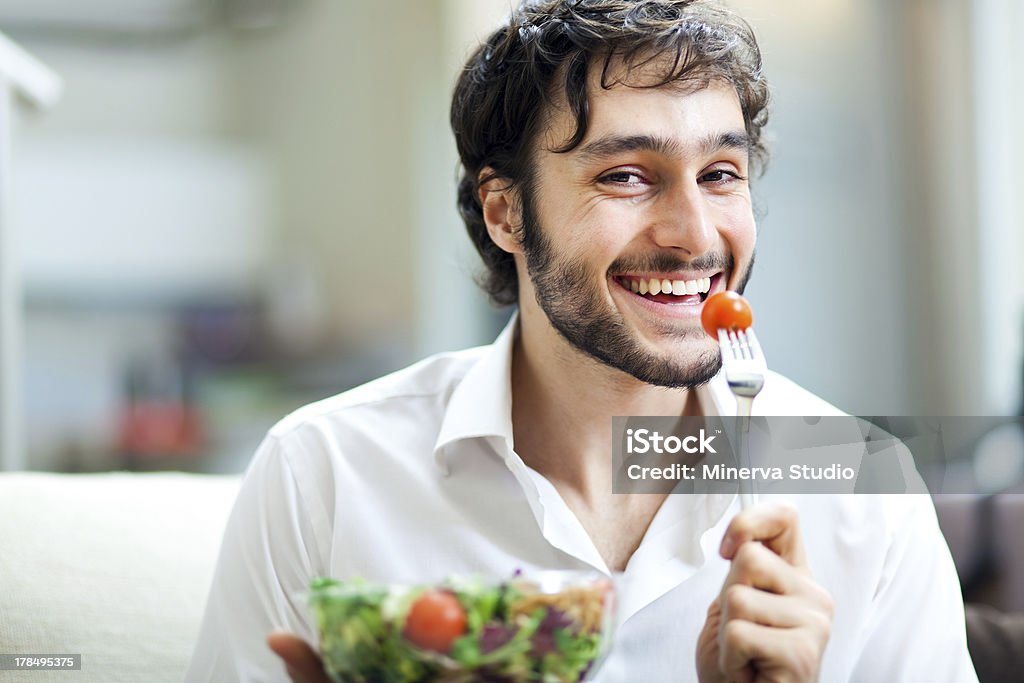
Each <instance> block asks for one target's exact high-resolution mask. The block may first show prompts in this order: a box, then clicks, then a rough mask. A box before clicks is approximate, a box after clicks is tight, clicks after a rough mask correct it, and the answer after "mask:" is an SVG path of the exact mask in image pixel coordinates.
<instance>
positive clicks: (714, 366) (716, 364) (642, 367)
mask: <svg viewBox="0 0 1024 683" xmlns="http://www.w3.org/2000/svg"><path fill="white" fill-rule="evenodd" d="M644 355H645V356H646V357H641V356H640V355H639V354H638V355H631V356H630V357H627V358H623V359H617V360H619V362H608V360H604V359H602V360H603V362H605V363H606V364H608V365H611V366H612V367H614V368H616V369H618V370H620V371H622V372H624V373H626V374H628V375H630V376H631V377H633V378H635V379H638V380H640V381H641V382H644V383H645V384H650V385H653V386H658V387H665V388H669V389H694V388H696V387H699V386H702V385H704V384H707V383H708V382H710V381H711V379H712V378H713V377H714V376H715V375H717V374H718V371H719V370H720V369H721V367H722V359H721V355H720V354H719V353H718V351H717V349H711V350H709V351H707V352H703V353H698V354H697V355H696V356H694V357H691V358H690V359H687V360H682V359H680V357H679V353H678V352H676V353H674V354H670V353H663V354H656V353H650V354H644Z"/></svg>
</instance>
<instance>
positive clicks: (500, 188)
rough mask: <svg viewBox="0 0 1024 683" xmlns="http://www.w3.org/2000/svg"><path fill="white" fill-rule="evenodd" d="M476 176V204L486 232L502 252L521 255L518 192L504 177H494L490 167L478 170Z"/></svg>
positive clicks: (521, 225) (520, 212)
mask: <svg viewBox="0 0 1024 683" xmlns="http://www.w3.org/2000/svg"><path fill="white" fill-rule="evenodd" d="M478 179H479V182H480V206H482V207H483V213H484V224H486V225H487V233H488V234H489V235H490V236H491V239H492V240H493V241H494V243H495V244H497V245H498V246H499V247H500V248H501V249H502V250H503V251H507V252H508V253H510V254H521V253H522V252H523V249H522V246H521V244H520V235H521V231H522V227H523V224H522V211H521V210H520V207H519V193H518V192H516V191H515V190H514V189H512V188H511V187H510V186H511V183H510V182H509V181H508V180H506V179H504V178H499V177H496V176H495V174H494V171H493V170H492V169H490V168H484V169H482V170H481V171H480V175H479V176H478Z"/></svg>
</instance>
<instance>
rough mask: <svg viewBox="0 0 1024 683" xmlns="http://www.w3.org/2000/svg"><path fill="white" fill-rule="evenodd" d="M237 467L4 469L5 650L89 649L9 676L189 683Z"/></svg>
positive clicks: (0, 544)
mask: <svg viewBox="0 0 1024 683" xmlns="http://www.w3.org/2000/svg"><path fill="white" fill-rule="evenodd" d="M239 481H240V480H239V478H238V477H235V476H208V475H190V474H179V473H159V474H124V473H115V474H88V475H85V474H79V475H62V474H38V473H14V474H2V475H0V652H4V653H22V654H43V653H54V654H71V653H80V654H81V655H82V671H81V672H75V673H69V672H61V671H52V672H42V671H32V672H11V671H5V672H2V673H0V679H2V680H4V681H8V680H10V681H12V682H14V681H23V680H24V681H31V682H32V683H45V682H48V681H62V682H66V681H69V680H74V681H75V682H76V683H87V682H89V683H91V682H94V681H95V682H100V681H103V682H104V683H117V682H119V681H125V682H129V681H130V682H131V683H137V682H138V681H181V680H182V678H183V677H184V674H185V668H186V666H187V664H188V660H189V657H190V656H191V652H192V647H193V644H194V641H195V638H196V634H197V633H198V629H199V620H200V618H201V616H202V611H203V607H204V604H205V601H206V594H207V591H208V590H209V585H210V580H211V577H212V575H213V567H214V564H215V562H216V556H217V549H218V547H219V544H220V538H221V534H222V532H223V529H224V523H225V521H226V520H227V515H228V512H229V511H230V508H231V505H232V503H233V501H234V497H235V494H236V493H237V490H238V485H239Z"/></svg>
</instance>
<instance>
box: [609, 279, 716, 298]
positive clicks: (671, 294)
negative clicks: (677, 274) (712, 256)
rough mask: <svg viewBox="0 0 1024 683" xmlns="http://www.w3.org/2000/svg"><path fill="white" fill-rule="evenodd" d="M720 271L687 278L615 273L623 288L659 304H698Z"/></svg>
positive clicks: (705, 296) (706, 294)
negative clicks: (705, 275)
mask: <svg viewBox="0 0 1024 683" xmlns="http://www.w3.org/2000/svg"><path fill="white" fill-rule="evenodd" d="M720 278H721V273H715V274H714V275H711V276H708V277H699V278H693V279H689V280H680V279H677V278H668V277H657V276H653V275H652V276H648V275H616V276H615V281H616V282H618V283H619V284H620V285H621V286H622V288H623V289H627V290H629V291H631V292H633V294H635V295H637V296H639V297H643V298H644V299H647V300H648V301H653V302H656V303H660V304H675V305H691V306H693V305H698V304H700V303H702V302H703V301H704V300H705V299H707V297H708V293H709V292H710V291H711V289H712V287H713V286H714V284H715V283H716V282H717V280H719V279H720Z"/></svg>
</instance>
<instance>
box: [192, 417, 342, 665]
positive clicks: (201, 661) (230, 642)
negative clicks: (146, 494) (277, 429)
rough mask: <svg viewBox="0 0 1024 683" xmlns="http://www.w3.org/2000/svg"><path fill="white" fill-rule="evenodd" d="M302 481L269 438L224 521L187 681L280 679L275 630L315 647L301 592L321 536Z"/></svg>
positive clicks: (317, 562)
mask: <svg viewBox="0 0 1024 683" xmlns="http://www.w3.org/2000/svg"><path fill="white" fill-rule="evenodd" d="M306 479H308V478H306ZM302 480H303V479H302V478H298V477H296V474H295V471H294V469H293V465H292V463H291V462H290V461H289V458H288V454H287V453H286V452H285V450H284V447H283V446H282V445H281V443H280V441H279V440H278V439H276V438H275V437H274V436H268V437H267V439H266V440H265V441H264V442H263V444H261V446H260V448H259V449H258V450H257V452H256V455H255V456H254V458H253V461H252V463H251V464H250V466H249V469H248V471H247V472H246V475H245V478H244V480H243V482H242V486H241V489H240V492H239V494H238V498H237V500H236V501H235V505H234V508H233V509H232V511H231V515H230V516H229V518H228V522H227V525H226V528H225V531H224V539H223V542H222V544H221V549H220V555H219V557H218V559H217V567H216V569H215V571H214V577H213V583H212V586H211V589H210V595H209V598H208V600H207V604H206V611H205V614H204V616H203V621H202V625H201V627H200V630H199V638H198V641H197V643H196V647H195V650H194V652H193V656H192V662H191V664H190V666H189V670H188V673H187V674H186V677H185V680H186V682H187V683H200V682H203V683H206V682H210V683H230V682H232V681H240V682H245V683H250V682H253V683H255V682H263V681H287V680H288V676H287V674H286V672H285V668H284V665H283V663H281V661H280V659H279V658H278V657H277V656H276V655H275V654H274V653H273V652H271V651H270V649H269V648H268V647H267V645H266V637H267V634H268V633H270V631H272V630H274V629H284V630H287V631H290V632H292V633H295V634H297V635H299V636H301V637H302V638H303V639H305V640H306V641H307V642H309V643H311V644H313V645H314V646H316V641H315V637H316V636H315V633H316V631H315V627H314V625H313V619H312V616H311V614H310V613H309V611H308V609H307V607H306V605H305V597H304V595H303V593H304V591H306V590H307V589H308V586H309V582H310V579H311V578H312V577H313V576H315V575H317V574H319V573H321V572H322V567H323V562H322V558H323V555H322V553H321V552H320V548H321V546H322V545H323V541H324V539H319V541H318V539H317V537H316V533H315V531H314V524H313V523H312V520H311V517H310V514H309V510H310V497H312V496H313V495H314V491H312V490H309V488H308V486H307V487H303V486H302V485H301V483H300V482H301V481H302Z"/></svg>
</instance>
